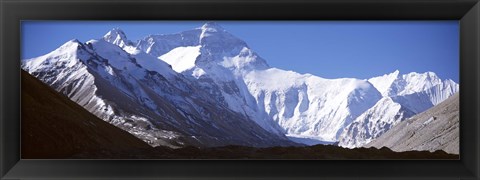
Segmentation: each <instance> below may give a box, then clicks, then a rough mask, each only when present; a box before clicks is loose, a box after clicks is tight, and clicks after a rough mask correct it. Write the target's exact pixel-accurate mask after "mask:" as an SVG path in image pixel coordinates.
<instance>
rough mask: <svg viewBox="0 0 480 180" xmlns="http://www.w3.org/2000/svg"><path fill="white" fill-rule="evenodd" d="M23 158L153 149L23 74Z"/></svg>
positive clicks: (62, 156) (60, 156)
mask: <svg viewBox="0 0 480 180" xmlns="http://www.w3.org/2000/svg"><path fill="white" fill-rule="evenodd" d="M21 99H22V102H21V104H22V106H21V108H22V109H21V116H22V121H21V126H22V129H21V132H22V134H21V135H22V136H21V140H22V148H21V150H22V158H26V159H30V158H42V159H51V158H69V157H73V156H78V155H81V154H92V153H95V154H103V155H105V156H106V157H109V154H110V153H113V152H112V151H128V150H131V149H142V148H150V146H149V145H147V144H146V143H144V142H143V141H141V140H139V139H137V138H136V137H134V136H133V135H131V134H129V133H127V132H125V131H123V130H121V129H119V128H117V127H115V126H113V125H110V124H109V123H107V122H105V121H103V120H101V119H99V118H97V117H96V116H94V115H93V114H91V113H90V112H88V111H86V110H85V109H83V107H81V106H80V105H78V104H76V103H75V102H73V101H71V100H70V99H68V98H67V97H65V96H63V95H62V94H59V93H57V92H56V91H55V90H53V89H51V88H49V87H48V86H47V85H45V84H43V83H42V82H41V81H39V80H37V79H36V78H34V77H32V76H31V75H29V74H28V73H26V72H25V71H22V95H21Z"/></svg>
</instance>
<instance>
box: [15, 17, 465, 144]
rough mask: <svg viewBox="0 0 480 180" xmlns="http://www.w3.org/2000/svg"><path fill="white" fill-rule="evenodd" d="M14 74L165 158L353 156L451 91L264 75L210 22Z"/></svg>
mask: <svg viewBox="0 0 480 180" xmlns="http://www.w3.org/2000/svg"><path fill="white" fill-rule="evenodd" d="M312 58H314V57H312ZM21 64H22V69H24V70H25V71H27V72H28V73H30V74H31V75H33V76H34V77H36V78H38V79H39V80H41V81H42V82H44V83H46V84H48V85H49V86H51V87H52V88H54V89H55V90H57V91H58V92H61V93H63V94H65V95H66V96H68V97H69V98H70V99H71V100H73V101H74V102H76V103H78V104H79V105H81V106H82V107H84V108H85V109H86V110H87V111H89V112H91V113H93V114H94V115H96V116H97V117H99V118H100V119H103V120H105V121H107V122H109V123H111V124H113V125H115V126H117V127H119V128H121V129H123V130H125V131H128V132H129V133H131V134H133V135H134V136H136V137H138V138H140V139H142V140H143V141H145V142H147V143H148V144H150V145H151V146H168V147H172V148H178V147H183V146H186V145H192V146H200V147H202V146H206V147H212V146H225V145H243V146H253V147H269V146H296V145H300V144H302V143H306V142H307V141H308V142H310V143H312V144H315V143H333V142H338V144H339V145H340V146H342V147H348V148H354V147H360V146H363V145H365V144H367V143H369V142H371V141H372V140H374V139H376V138H378V137H379V136H381V135H382V134H384V133H385V132H387V131H388V130H389V129H391V128H392V127H394V126H395V125H396V124H398V123H400V122H402V121H403V120H405V119H406V118H409V117H412V116H414V115H416V114H418V113H421V112H423V111H425V110H427V109H429V108H431V107H433V106H435V105H437V104H439V103H441V102H442V101H444V100H445V99H447V98H449V97H450V96H452V95H453V94H455V93H456V92H458V91H459V85H458V84H457V83H455V82H454V81H452V80H449V79H440V78H439V77H438V76H437V75H436V74H435V73H433V72H425V73H416V72H411V73H406V74H400V72H399V71H395V72H392V73H390V74H386V75H383V76H379V77H373V78H370V79H356V78H339V79H326V78H322V77H318V76H315V75H312V74H300V73H297V72H293V71H286V70H282V69H278V68H275V67H270V66H269V65H268V64H267V61H266V60H265V59H263V58H261V57H260V56H259V55H258V54H257V53H256V52H255V51H253V50H252V49H251V48H250V47H249V46H248V45H247V43H246V42H244V41H243V40H241V39H239V38H237V37H235V36H234V35H232V34H230V33H229V32H228V31H226V30H225V29H224V28H223V27H221V26H219V25H218V24H216V23H214V22H209V23H206V24H204V25H203V26H202V27H199V28H196V29H192V30H188V31H184V32H180V33H176V34H159V35H149V36H146V37H145V38H143V39H141V40H138V41H136V42H132V41H130V40H129V39H127V36H126V34H125V33H124V32H123V31H122V30H121V29H119V28H114V29H112V30H111V31H109V32H108V33H106V34H105V36H104V37H101V38H99V39H94V40H90V41H87V42H85V43H83V42H80V41H78V40H71V41H68V42H66V43H65V44H64V45H62V46H61V47H59V48H57V49H56V50H54V51H52V52H50V53H48V54H46V55H43V56H40V57H36V58H32V59H24V60H22V63H21ZM312 141H313V142H312Z"/></svg>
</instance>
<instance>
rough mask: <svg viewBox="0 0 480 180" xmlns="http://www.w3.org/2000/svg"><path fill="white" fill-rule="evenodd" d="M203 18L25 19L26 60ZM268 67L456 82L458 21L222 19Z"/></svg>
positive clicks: (179, 27)
mask: <svg viewBox="0 0 480 180" xmlns="http://www.w3.org/2000/svg"><path fill="white" fill-rule="evenodd" d="M204 23H205V21H23V22H22V27H21V30H22V51H21V53H22V54H21V57H22V58H33V57H37V56H41V55H43V54H46V53H48V52H51V51H53V50H55V49H56V48H57V47H59V46H61V45H62V44H64V43H65V42H67V41H68V40H71V39H78V40H80V41H81V42H86V41H88V40H90V39H98V38H101V37H102V36H103V35H104V34H106V33H107V32H108V31H109V30H111V29H112V28H115V27H119V28H120V29H122V30H123V31H124V32H125V34H126V35H127V38H128V39H129V40H131V41H133V42H135V41H136V40H139V39H142V38H144V37H146V36H147V35H149V34H171V33H178V32H181V31H185V30H190V29H193V28H197V27H200V26H202V25H203V24H204ZM217 23H218V24H219V25H220V26H222V27H223V28H224V29H226V30H227V31H228V32H230V33H231V34H233V35H235V36H237V37H239V38H240V39H242V40H244V41H245V42H247V44H248V45H249V46H250V47H251V48H252V49H253V50H254V51H255V52H257V53H258V54H259V55H260V56H261V57H263V58H264V59H265V60H266V61H267V63H268V64H269V65H270V66H271V67H276V68H280V69H285V70H292V71H296V72H299V73H310V74H314V75H317V76H320V77H323V78H341V77H353V78H360V79H367V78H371V77H374V76H379V75H383V74H387V73H391V72H393V71H395V70H397V69H398V70H399V71H400V73H408V72H426V71H432V72H435V73H436V74H437V75H438V76H439V77H440V78H442V79H444V78H448V79H452V80H454V81H455V82H459V81H458V80H459V61H460V60H459V26H458V21H217Z"/></svg>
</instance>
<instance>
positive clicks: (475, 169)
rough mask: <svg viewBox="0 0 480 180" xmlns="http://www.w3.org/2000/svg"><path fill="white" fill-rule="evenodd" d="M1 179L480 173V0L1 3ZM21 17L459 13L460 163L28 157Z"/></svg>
mask: <svg viewBox="0 0 480 180" xmlns="http://www.w3.org/2000/svg"><path fill="white" fill-rule="evenodd" d="M0 19H1V24H0V26H1V31H0V41H1V44H0V55H1V57H0V59H1V60H0V87H1V89H0V118H1V119H0V133H1V134H0V135H1V142H0V143H1V144H0V177H1V178H2V179H30V178H41V179H55V178H60V179H66V178H78V179H87V178H110V179H120V178H122V179H128V178H131V179H143V178H145V179H147V178H158V179H161V178H165V179H169V178H183V179H255V178H264V179H321V178H325V179H386V178H391V179H479V177H480V175H479V172H480V166H479V162H480V159H479V157H480V156H479V154H480V143H479V137H480V135H479V132H480V126H479V124H480V123H479V120H480V119H479V112H478V111H480V109H479V102H480V101H479V97H480V96H479V92H480V89H479V88H480V87H479V86H480V81H479V71H480V66H479V62H480V27H479V24H480V3H479V1H478V0H387V1H385V0H384V1H382V0H356V1H353V0H276V1H275V0H243V1H240V0H177V1H174V0H162V1H152V0H138V1H134V0H117V1H106V0H67V1H65V0H62V1H61V0H38V1H32V0H0ZM22 20H459V23H460V67H461V68H460V91H461V93H460V103H461V108H460V133H461V141H460V145H461V148H460V160H367V161H363V160H331V161H330V160H328V161H327V160H302V161H301V160H274V161H273V160H270V161H269V160H221V161H220V160H22V159H20V137H19V136H20V133H19V132H20V120H19V119H20V106H19V105H20V102H19V97H20V83H19V82H20V64H19V63H20V21H22Z"/></svg>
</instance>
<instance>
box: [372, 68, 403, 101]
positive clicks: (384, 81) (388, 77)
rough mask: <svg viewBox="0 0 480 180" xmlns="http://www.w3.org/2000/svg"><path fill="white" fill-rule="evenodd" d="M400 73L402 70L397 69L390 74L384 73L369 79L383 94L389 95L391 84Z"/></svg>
mask: <svg viewBox="0 0 480 180" xmlns="http://www.w3.org/2000/svg"><path fill="white" fill-rule="evenodd" d="M399 74H400V71H398V70H395V71H394V72H392V73H390V74H384V75H383V76H378V77H374V78H370V79H369V80H368V81H369V82H370V83H372V84H373V85H374V86H375V88H377V89H378V91H380V93H381V94H382V95H383V96H388V91H389V89H390V86H392V83H393V82H394V81H395V80H396V79H398V77H399Z"/></svg>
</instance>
